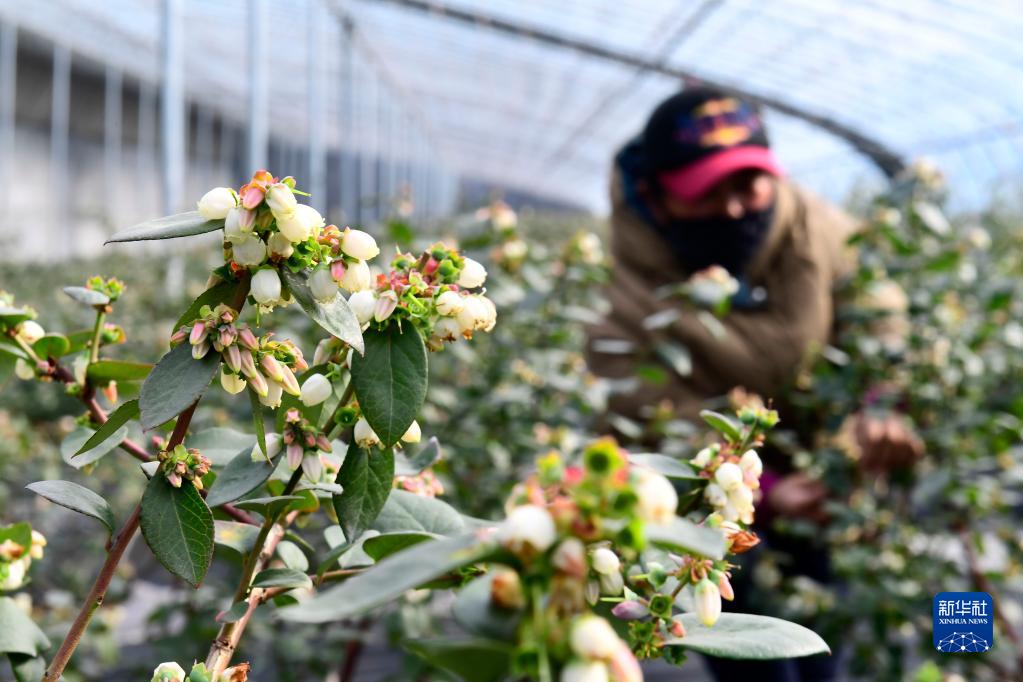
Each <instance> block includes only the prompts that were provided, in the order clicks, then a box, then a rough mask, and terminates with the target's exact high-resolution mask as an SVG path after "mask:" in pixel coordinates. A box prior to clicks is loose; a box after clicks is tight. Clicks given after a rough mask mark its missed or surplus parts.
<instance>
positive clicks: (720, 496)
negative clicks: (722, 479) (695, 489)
mask: <svg viewBox="0 0 1023 682" xmlns="http://www.w3.org/2000/svg"><path fill="white" fill-rule="evenodd" d="M703 498H704V499H705V500H707V504H709V505H710V506H712V507H715V508H719V507H723V506H725V504H726V503H727V502H728V493H726V492H725V491H724V489H723V488H722V487H721V486H719V485H718V484H717V483H708V484H707V487H706V488H704V489H703Z"/></svg>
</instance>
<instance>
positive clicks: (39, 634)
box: [0, 597, 50, 656]
mask: <svg viewBox="0 0 1023 682" xmlns="http://www.w3.org/2000/svg"><path fill="white" fill-rule="evenodd" d="M49 648H50V640H48V639H47V638H46V635H44V634H43V631H42V630H40V629H39V627H38V626H36V624H35V623H34V622H32V619H31V618H29V617H28V616H26V615H25V612H24V611H22V610H21V608H20V607H19V606H18V605H17V604H16V603H15V601H14V600H13V599H11V598H10V597H0V653H3V654H21V655H23V656H38V655H40V654H41V653H43V652H44V651H46V650H47V649H49Z"/></svg>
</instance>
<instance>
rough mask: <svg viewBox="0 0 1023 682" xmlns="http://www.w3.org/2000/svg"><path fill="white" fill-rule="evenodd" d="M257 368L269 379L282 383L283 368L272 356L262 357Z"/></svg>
mask: <svg viewBox="0 0 1023 682" xmlns="http://www.w3.org/2000/svg"><path fill="white" fill-rule="evenodd" d="M259 366H260V368H261V369H262V370H263V373H264V374H266V375H267V376H268V377H269V378H271V379H273V380H274V381H276V382H281V381H284V369H283V367H284V366H283V365H282V364H281V363H280V362H279V361H278V360H277V358H275V357H274V356H272V355H269V354H267V355H264V356H263V357H262V358H261V359H260V361H259Z"/></svg>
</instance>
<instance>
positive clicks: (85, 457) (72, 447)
mask: <svg viewBox="0 0 1023 682" xmlns="http://www.w3.org/2000/svg"><path fill="white" fill-rule="evenodd" d="M94 434H95V432H94V431H93V430H92V429H89V428H86V427H84V426H79V427H78V428H76V429H75V430H74V431H72V432H71V433H69V434H68V435H67V436H66V437H65V438H64V440H63V441H62V442H61V444H60V456H61V457H62V458H63V459H64V461H65V462H67V463H68V464H70V465H71V466H73V467H74V468H76V469H81V468H82V467H84V466H86V465H89V464H92V463H93V462H96V461H99V460H100V459H101V458H103V457H105V456H106V455H107V453H109V452H110V451H111V450H113V449H114V448H116V447H117V446H118V445H119V444H120V443H121V442H122V441H123V440H124V439H125V438H127V437H128V427H126V426H121V427H120V428H118V429H117V430H115V431H114V432H113V433H112V434H110V436H109V437H108V438H104V439H103V442H102V443H99V444H98V445H97V446H96V447H94V448H91V449H90V450H83V446H84V445H85V443H86V442H88V441H89V439H90V438H92V437H93V435H94ZM79 453H81V454H79Z"/></svg>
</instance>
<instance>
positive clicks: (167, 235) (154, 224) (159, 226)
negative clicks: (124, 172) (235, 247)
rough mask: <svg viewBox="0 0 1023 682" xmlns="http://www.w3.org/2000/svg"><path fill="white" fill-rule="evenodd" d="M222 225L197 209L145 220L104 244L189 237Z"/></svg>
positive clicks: (222, 225) (221, 221)
mask: <svg viewBox="0 0 1023 682" xmlns="http://www.w3.org/2000/svg"><path fill="white" fill-rule="evenodd" d="M222 227H224V221H223V220H206V219H205V218H203V217H202V215H200V214H199V211H187V212H185V213H177V214H175V215H169V216H164V217H163V218H156V219H154V220H147V221H146V222H144V223H139V224H138V225H134V226H132V227H129V228H128V229H126V230H121V231H120V232H118V233H117V234H115V235H114V236H112V237H111V238H110V239H108V240H106V242H104V243H105V244H113V243H116V242H140V241H146V240H149V239H174V238H175V237H191V236H192V235H196V234H205V233H207V232H213V231H214V230H219V229H220V228H222Z"/></svg>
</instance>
